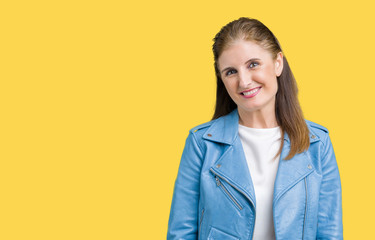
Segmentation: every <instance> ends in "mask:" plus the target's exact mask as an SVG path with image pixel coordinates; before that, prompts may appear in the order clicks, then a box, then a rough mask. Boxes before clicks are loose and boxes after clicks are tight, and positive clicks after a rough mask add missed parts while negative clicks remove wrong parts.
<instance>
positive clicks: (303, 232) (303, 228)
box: [302, 177, 307, 240]
mask: <svg viewBox="0 0 375 240" xmlns="http://www.w3.org/2000/svg"><path fill="white" fill-rule="evenodd" d="M304 180H305V193H306V196H305V197H306V200H305V215H304V217H303V227H302V240H303V238H304V235H305V222H306V212H307V183H306V177H305V178H304Z"/></svg>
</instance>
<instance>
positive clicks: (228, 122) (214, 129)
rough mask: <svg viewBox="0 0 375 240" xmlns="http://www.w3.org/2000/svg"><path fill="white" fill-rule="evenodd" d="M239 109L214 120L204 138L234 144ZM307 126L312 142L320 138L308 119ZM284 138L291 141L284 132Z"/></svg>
mask: <svg viewBox="0 0 375 240" xmlns="http://www.w3.org/2000/svg"><path fill="white" fill-rule="evenodd" d="M238 120H239V115H238V109H237V108H236V109H234V110H233V111H232V112H230V113H229V114H227V115H225V116H222V117H220V118H218V119H216V121H213V123H212V124H211V126H210V127H209V128H208V129H207V131H206V132H205V134H204V136H203V138H204V139H206V140H210V141H214V142H219V143H226V144H229V145H233V142H234V141H235V140H236V138H237V137H238V125H239V122H238ZM306 124H307V127H308V128H309V135H310V143H313V142H315V141H318V140H319V136H318V135H316V134H315V132H314V130H313V129H312V127H311V126H310V124H309V123H308V122H307V121H306ZM284 140H286V141H287V142H290V139H289V136H288V134H287V133H286V132H284Z"/></svg>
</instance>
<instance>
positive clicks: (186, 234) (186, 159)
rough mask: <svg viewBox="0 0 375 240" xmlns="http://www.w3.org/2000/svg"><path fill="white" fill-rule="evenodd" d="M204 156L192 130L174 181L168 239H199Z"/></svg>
mask: <svg viewBox="0 0 375 240" xmlns="http://www.w3.org/2000/svg"><path fill="white" fill-rule="evenodd" d="M202 157H203V156H202V151H201V149H200V147H199V145H198V144H197V141H196V137H195V135H194V133H193V132H191V131H190V132H189V135H188V137H187V139H186V142H185V147H184V150H183V152H182V157H181V160H180V165H179V168H178V173H177V178H176V180H175V183H174V190H173V198H172V204H171V210H170V216H169V221H168V232H167V240H172V239H173V240H175V239H184V240H187V239H194V240H196V239H197V234H198V215H199V211H198V202H199V189H200V187H199V182H200V172H201V165H202Z"/></svg>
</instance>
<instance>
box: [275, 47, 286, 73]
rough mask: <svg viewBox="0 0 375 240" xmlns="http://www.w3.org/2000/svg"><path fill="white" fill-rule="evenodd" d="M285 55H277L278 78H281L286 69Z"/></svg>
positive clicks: (276, 68) (280, 53)
mask: <svg viewBox="0 0 375 240" xmlns="http://www.w3.org/2000/svg"><path fill="white" fill-rule="evenodd" d="M283 57H284V56H283V53H282V52H279V53H278V54H277V57H276V61H275V72H276V76H278V77H279V76H280V75H281V73H282V72H283V67H284V65H283V63H284V61H283Z"/></svg>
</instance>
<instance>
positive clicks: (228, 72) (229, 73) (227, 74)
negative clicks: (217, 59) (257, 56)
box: [225, 70, 236, 76]
mask: <svg viewBox="0 0 375 240" xmlns="http://www.w3.org/2000/svg"><path fill="white" fill-rule="evenodd" d="M235 71H236V70H229V71H227V73H226V74H225V75H226V76H229V75H231V73H232V72H235Z"/></svg>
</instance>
